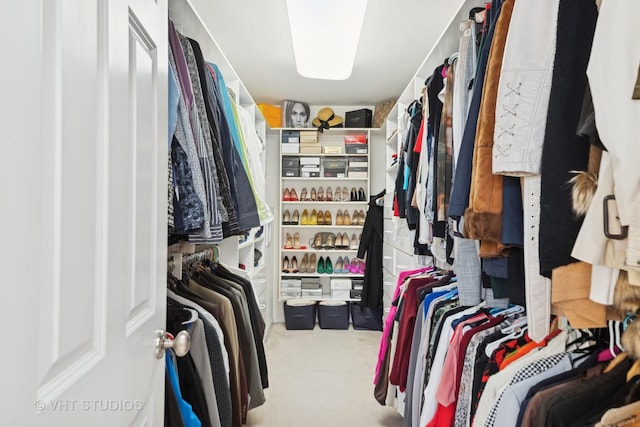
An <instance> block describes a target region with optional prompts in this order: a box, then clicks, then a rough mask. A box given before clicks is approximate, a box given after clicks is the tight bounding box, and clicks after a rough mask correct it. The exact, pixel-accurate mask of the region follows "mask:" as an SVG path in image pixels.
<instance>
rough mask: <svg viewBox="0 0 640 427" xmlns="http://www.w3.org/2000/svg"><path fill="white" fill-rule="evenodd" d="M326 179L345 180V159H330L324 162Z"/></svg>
mask: <svg viewBox="0 0 640 427" xmlns="http://www.w3.org/2000/svg"><path fill="white" fill-rule="evenodd" d="M322 166H323V168H324V176H325V177H333V178H344V177H345V176H346V172H347V170H346V169H347V162H346V160H345V159H341V158H333V157H329V158H326V159H324V160H323V161H322Z"/></svg>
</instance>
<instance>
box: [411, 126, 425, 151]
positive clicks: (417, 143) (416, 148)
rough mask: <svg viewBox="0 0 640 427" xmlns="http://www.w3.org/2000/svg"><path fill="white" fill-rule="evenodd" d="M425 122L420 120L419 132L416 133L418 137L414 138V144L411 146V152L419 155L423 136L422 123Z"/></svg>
mask: <svg viewBox="0 0 640 427" xmlns="http://www.w3.org/2000/svg"><path fill="white" fill-rule="evenodd" d="M425 122H426V120H424V119H423V120H422V122H421V123H420V130H419V131H418V136H417V137H416V141H415V144H413V152H414V153H421V152H422V137H423V135H424V123H425Z"/></svg>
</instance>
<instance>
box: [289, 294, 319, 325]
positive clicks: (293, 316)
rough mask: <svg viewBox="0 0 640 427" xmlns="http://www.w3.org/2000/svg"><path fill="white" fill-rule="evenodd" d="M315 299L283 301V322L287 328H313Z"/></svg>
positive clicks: (314, 322)
mask: <svg viewBox="0 0 640 427" xmlns="http://www.w3.org/2000/svg"><path fill="white" fill-rule="evenodd" d="M316 305H317V304H316V303H315V301H305V300H299V301H285V303H284V322H285V327H286V328H287V330H300V329H313V328H314V327H315V326H316Z"/></svg>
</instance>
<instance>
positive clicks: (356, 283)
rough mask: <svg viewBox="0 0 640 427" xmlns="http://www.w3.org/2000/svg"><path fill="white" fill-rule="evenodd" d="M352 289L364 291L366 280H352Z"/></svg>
mask: <svg viewBox="0 0 640 427" xmlns="http://www.w3.org/2000/svg"><path fill="white" fill-rule="evenodd" d="M351 289H353V290H356V291H361V290H363V289H364V279H351Z"/></svg>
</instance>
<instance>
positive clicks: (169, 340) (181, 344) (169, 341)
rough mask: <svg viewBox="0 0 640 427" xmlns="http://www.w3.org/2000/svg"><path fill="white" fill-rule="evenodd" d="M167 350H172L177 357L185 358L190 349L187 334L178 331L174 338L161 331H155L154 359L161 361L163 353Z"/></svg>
mask: <svg viewBox="0 0 640 427" xmlns="http://www.w3.org/2000/svg"><path fill="white" fill-rule="evenodd" d="M168 348H172V349H173V351H174V352H175V353H176V356H178V357H183V356H185V355H186V354H187V353H188V352H189V349H190V348H191V336H189V332H187V331H184V330H183V331H180V332H178V334H177V335H176V336H175V338H174V337H173V335H171V334H170V333H168V332H165V331H163V330H159V331H156V357H157V358H158V359H162V357H163V356H164V351H165V350H166V349H168Z"/></svg>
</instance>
